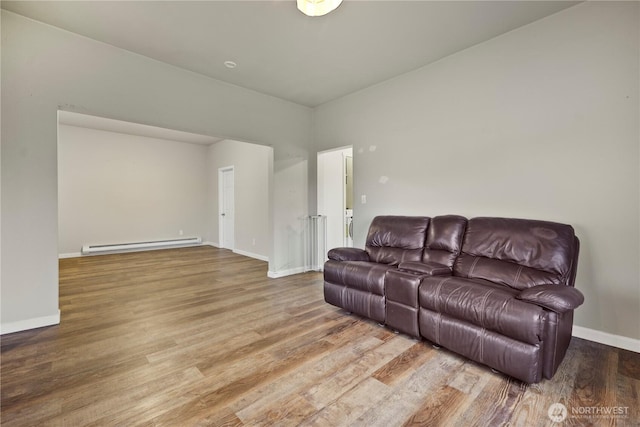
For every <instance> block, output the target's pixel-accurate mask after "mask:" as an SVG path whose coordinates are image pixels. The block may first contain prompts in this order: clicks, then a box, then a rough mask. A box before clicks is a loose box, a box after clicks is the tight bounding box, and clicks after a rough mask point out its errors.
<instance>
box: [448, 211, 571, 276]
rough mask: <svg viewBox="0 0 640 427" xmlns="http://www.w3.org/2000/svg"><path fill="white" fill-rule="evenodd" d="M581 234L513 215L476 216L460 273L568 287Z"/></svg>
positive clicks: (459, 264)
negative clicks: (578, 235) (577, 240)
mask: <svg viewBox="0 0 640 427" xmlns="http://www.w3.org/2000/svg"><path fill="white" fill-rule="evenodd" d="M576 250H577V247H576V238H575V234H574V231H573V228H572V227H571V226H570V225H565V224H558V223H554V222H548V221H536V220H526V219H512V218H473V219H470V220H469V222H468V224H467V230H466V232H465V236H464V242H463V244H462V253H461V254H460V256H459V257H458V258H457V259H456V261H455V265H454V275H456V276H462V277H468V278H479V279H486V280H490V281H492V282H495V283H500V284H503V285H507V286H510V287H512V288H515V289H527V288H530V287H532V286H536V285H543V284H557V285H561V284H562V285H566V284H567V280H568V278H569V276H570V274H571V272H572V263H573V260H574V252H575V251H576Z"/></svg>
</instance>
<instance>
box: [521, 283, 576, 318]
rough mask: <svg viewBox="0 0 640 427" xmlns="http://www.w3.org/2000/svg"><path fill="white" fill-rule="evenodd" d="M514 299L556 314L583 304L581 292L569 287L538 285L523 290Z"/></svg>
mask: <svg viewBox="0 0 640 427" xmlns="http://www.w3.org/2000/svg"><path fill="white" fill-rule="evenodd" d="M516 298H518V299H520V300H522V301H527V302H531V303H533V304H536V305H539V306H541V307H544V308H547V309H549V310H551V311H555V312H556V313H565V312H567V311H569V310H573V309H575V308H577V307H579V306H580V305H582V303H583V302H584V295H582V292H580V291H579V290H577V289H576V288H573V287H571V286H564V285H539V286H533V287H531V288H529V289H525V290H523V291H522V292H520V294H518V295H516Z"/></svg>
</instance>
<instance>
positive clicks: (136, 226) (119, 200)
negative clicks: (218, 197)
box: [58, 125, 208, 254]
mask: <svg viewBox="0 0 640 427" xmlns="http://www.w3.org/2000/svg"><path fill="white" fill-rule="evenodd" d="M207 150H208V147H206V146H204V145H197V144H188V143H184V142H178V141H168V140H164V139H155V138H149V137H143V136H135V135H125V134H121V133H115V132H107V131H103V130H96V129H88V128H81V127H76V126H68V125H60V126H59V128H58V236H59V240H58V245H59V246H58V251H59V253H60V254H78V252H80V249H81V247H82V246H83V245H87V244H110V243H127V242H141V241H142V242H144V241H151V240H163V239H174V238H180V237H196V236H197V237H202V238H205V237H206V234H207V231H208V229H207V214H206V200H207V196H208V192H207V189H208V187H207V180H208V174H207V171H208V168H207V162H206V153H207ZM180 231H182V233H183V234H182V235H181V234H180Z"/></svg>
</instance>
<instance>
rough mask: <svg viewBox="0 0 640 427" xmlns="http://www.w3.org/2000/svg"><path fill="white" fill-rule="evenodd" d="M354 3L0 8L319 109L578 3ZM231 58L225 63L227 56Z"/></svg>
mask: <svg viewBox="0 0 640 427" xmlns="http://www.w3.org/2000/svg"><path fill="white" fill-rule="evenodd" d="M576 3H578V2H567V1H524V0H523V1H481V0H476V1H397V0H396V1H357V0H351V1H349V0H347V1H345V2H344V3H343V4H342V5H341V6H340V7H339V8H338V9H337V10H335V11H334V12H332V13H330V14H329V15H326V16H324V17H316V18H310V17H307V16H305V15H303V14H301V13H300V12H298V10H297V9H296V2H295V0H288V1H279V0H264V1H243V0H235V1H69V2H66V1H42V2H41V1H2V2H1V5H2V8H3V9H6V10H9V11H12V12H15V13H18V14H21V15H24V16H27V17H30V18H33V19H35V20H38V21H42V22H45V23H48V24H51V25H54V26H57V27H60V28H63V29H66V30H69V31H72V32H74V33H78V34H81V35H84V36H86V37H90V38H92V39H95V40H99V41H102V42H104V43H108V44H111V45H113V46H117V47H120V48H122V49H126V50H129V51H131V52H135V53H138V54H141V55H144V56H147V57H150V58H154V59H156V60H159V61H162V62H166V63H168V64H173V65H175V66H177V67H181V68H184V69H187V70H191V71H194V72H196V73H200V74H203V75H205V76H209V77H212V78H215V79H218V80H222V81H225V82H228V83H231V84H235V85H238V86H242V87H245V88H249V89H253V90H256V91H258V92H262V93H265V94H269V95H272V96H275V97H278V98H282V99H286V100H289V101H292V102H295V103H298V104H302V105H306V106H309V107H315V106H317V105H320V104H323V103H325V102H328V101H331V100H333V99H336V98H339V97H341V96H344V95H346V94H349V93H352V92H355V91H357V90H360V89H363V88H365V87H367V86H371V85H374V84H376V83H379V82H381V81H384V80H387V79H389V78H392V77H395V76H397V75H400V74H403V73H406V72H408V71H411V70H414V69H417V68H420V67H422V66H425V65H427V64H429V63H431V62H434V61H437V60H438V59H440V58H443V57H445V56H448V55H451V54H453V53H455V52H458V51H460V50H462V49H465V48H468V47H470V46H473V45H475V44H478V43H481V42H483V41H485V40H488V39H490V38H493V37H496V36H498V35H500V34H503V33H505V32H508V31H510V30H513V29H515V28H518V27H521V26H523V25H526V24H529V23H531V22H533V21H536V20H538V19H541V18H543V17H545V16H548V15H551V14H553V13H556V12H558V11H560V10H562V9H565V8H567V7H570V6H572V5H575V4H576ZM227 60H231V61H234V62H236V63H237V67H236V68H235V69H232V70H231V69H228V68H226V67H225V66H224V64H223V63H224V61H227Z"/></svg>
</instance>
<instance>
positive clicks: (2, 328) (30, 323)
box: [0, 310, 60, 335]
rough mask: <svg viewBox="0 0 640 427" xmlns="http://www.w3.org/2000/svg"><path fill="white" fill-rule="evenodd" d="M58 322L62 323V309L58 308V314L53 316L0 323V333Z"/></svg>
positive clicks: (56, 323)
mask: <svg viewBox="0 0 640 427" xmlns="http://www.w3.org/2000/svg"><path fill="white" fill-rule="evenodd" d="M58 324H60V310H58V314H54V315H51V316H43V317H35V318H33V319H26V320H19V321H17V322H8V323H2V324H0V335H4V334H12V333H14V332H20V331H26V330H28V329H36V328H42V327H44V326H52V325H58Z"/></svg>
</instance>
